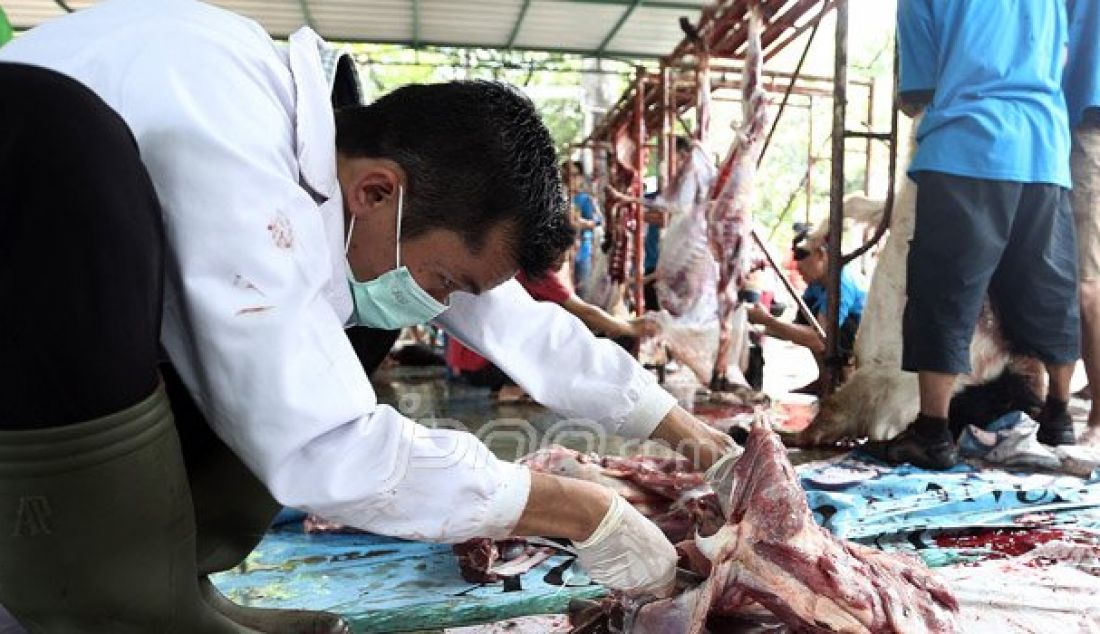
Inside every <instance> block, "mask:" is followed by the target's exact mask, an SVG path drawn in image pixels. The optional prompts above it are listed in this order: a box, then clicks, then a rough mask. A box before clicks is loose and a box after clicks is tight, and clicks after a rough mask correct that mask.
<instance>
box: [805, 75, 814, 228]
mask: <svg viewBox="0 0 1100 634" xmlns="http://www.w3.org/2000/svg"><path fill="white" fill-rule="evenodd" d="M808 119H809V122H810V133H809V135H808V136H807V137H806V222H807V223H809V222H810V210H811V209H812V208H813V204H814V98H813V95H810V115H809V118H808Z"/></svg>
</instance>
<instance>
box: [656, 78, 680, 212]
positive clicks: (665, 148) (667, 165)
mask: <svg viewBox="0 0 1100 634" xmlns="http://www.w3.org/2000/svg"><path fill="white" fill-rule="evenodd" d="M658 77H659V80H660V82H661V84H660V104H661V106H660V107H661V110H660V121H661V131H660V133H659V134H658V135H657V152H658V158H657V190H658V191H661V192H664V191H665V188H667V187H668V185H669V183H671V182H672V155H673V154H675V153H676V149H675V148H676V145H675V143H673V141H672V136H671V134H670V131H671V126H669V120H668V111H669V109H670V108H671V105H670V104H671V103H672V95H671V94H670V93H671V88H672V81H671V80H672V75H671V71H670V70H669V68H668V65H667V64H665V62H664V60H661V70H660V75H658Z"/></svg>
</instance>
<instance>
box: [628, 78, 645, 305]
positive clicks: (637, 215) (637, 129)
mask: <svg viewBox="0 0 1100 634" xmlns="http://www.w3.org/2000/svg"><path fill="white" fill-rule="evenodd" d="M636 72H637V76H636V79H635V83H636V84H637V97H636V98H635V99H634V141H635V143H636V144H637V145H636V146H635V151H636V157H635V165H636V168H637V169H635V171H634V183H633V185H634V197H635V198H637V199H641V198H642V196H644V195H645V185H644V182H643V180H642V179H643V178H644V176H645V168H646V161H645V140H646V130H645V82H646V71H645V67H644V66H639V67H638V69H637V71H636ZM631 206H632V207H633V212H634V213H633V214H632V215H633V217H634V314H635V315H637V316H638V317H641V316H642V315H643V314H644V313H645V289H644V288H643V280H642V278H643V274H642V267H643V265H644V258H645V253H644V252H643V251H644V241H643V238H642V234H643V231H642V205H641V204H639V203H633V204H632V205H631Z"/></svg>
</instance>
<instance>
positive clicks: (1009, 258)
mask: <svg viewBox="0 0 1100 634" xmlns="http://www.w3.org/2000/svg"><path fill="white" fill-rule="evenodd" d="M1066 41H1067V25H1066V9H1065V0H1028V1H1027V2H1018V1H1015V0H982V2H973V1H970V0H899V2H898V51H899V55H900V58H901V77H900V86H899V87H898V91H899V94H900V97H901V100H902V104H903V110H904V111H905V112H906V114H909V115H911V116H912V115H913V114H915V113H916V112H919V111H920V110H921V109H923V110H924V112H925V114H924V118H923V120H922V121H921V123H920V127H919V128H918V130H917V141H918V144H919V145H918V148H917V152H916V155H915V156H914V158H913V161H912V163H911V165H910V167H909V175H910V177H911V178H912V179H913V180H914V181H916V182H917V184H918V185H919V190H918V193H917V208H916V228H915V231H914V235H913V240H912V242H911V246H910V251H909V268H908V277H907V289H906V293H907V296H908V301H907V303H906V306H905V313H904V318H903V326H902V332H903V337H904V345H903V350H902V368H903V369H904V370H906V371H909V372H917V373H918V375H919V382H920V395H921V398H920V414H919V416H918V417H917V419H916V420H915V421H914V422H913V423H912V424H910V425H909V427H908V428H907V429H906V430H905V431H903V432H902V433H901V434H900V435H899V436H898V437H896V438H895V439H893V440H891V441H889V442H885V443H869V444H868V445H866V446H865V449H866V450H868V451H869V452H870V453H872V454H873V455H875V456H877V457H879V458H880V459H883V460H886V461H888V462H893V463H901V462H909V463H911V464H914V465H916V466H918V467H922V468H926V469H946V468H949V467H951V466H953V465H955V464H956V463H957V461H958V454H957V451H956V448H955V444H954V440H953V437H952V435H951V433H950V431H949V428H948V423H947V414H948V406H949V403H950V400H951V396H952V394H953V392H954V388H955V382H956V377H957V376H958V375H960V374H967V373H969V372H970V352H969V347H970V339H971V336H972V335H973V332H974V327H975V324H976V323H977V319H978V314H979V311H980V310H981V307H982V303H983V301H984V300H985V297H986V295H987V293H988V296H989V299H990V301H991V303H992V305H993V308H994V310H995V311H996V313H997V315H998V317H999V318H1000V323H1001V327H1002V330H1003V332H1004V334H1005V336H1006V338H1007V339H1008V340H1009V341H1010V342H1011V343H1012V345H1013V346H1014V348H1015V349H1017V350H1018V351H1020V352H1023V353H1026V354H1029V355H1031V356H1034V357H1036V358H1038V359H1040V360H1041V361H1043V362H1044V363H1045V365H1046V367H1047V372H1048V374H1049V376H1050V387H1049V393H1048V398H1047V401H1046V403H1045V404H1044V405H1043V408H1042V411H1041V412H1040V414H1039V424H1040V429H1039V440H1040V441H1041V442H1044V443H1046V444H1051V445H1054V444H1070V443H1073V442H1074V436H1073V425H1072V421H1071V419H1070V418H1069V415H1068V414H1067V413H1066V403H1067V401H1068V398H1069V381H1070V377H1071V376H1072V374H1073V367H1074V364H1075V362H1076V360H1077V357H1078V354H1079V347H1080V318H1079V311H1078V295H1077V262H1076V252H1077V246H1076V241H1075V238H1074V226H1073V216H1072V211H1071V209H1070V202H1069V187H1070V174H1069V160H1068V159H1069V150H1070V143H1069V123H1068V121H1067V111H1066V104H1065V99H1064V97H1063V93H1062V68H1063V64H1064V59H1065V58H1064V56H1065V51H1066Z"/></svg>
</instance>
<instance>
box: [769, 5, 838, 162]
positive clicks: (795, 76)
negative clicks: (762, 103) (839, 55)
mask: <svg viewBox="0 0 1100 634" xmlns="http://www.w3.org/2000/svg"><path fill="white" fill-rule="evenodd" d="M823 17H825V11H824V10H822V11H821V13H819V14H818V15H817V19H816V20H814V29H813V30H812V31H810V38H809V39H808V40H806V48H804V49H802V55H801V56H800V57H799V58H798V64H797V65H795V67H794V74H793V75H792V76H791V80H790V82H788V83H787V90H786V91H785V92H784V93H783V101H781V102H779V112H777V113H776V114H775V119H774V120H773V121H772V127H771V129H770V130H768V136H767V137H766V138H765V139H764V147H763V148H762V149H761V150H760V158H758V159H756V168H757V169H760V165H761V164H762V163H763V162H764V156H765V155H766V154H767V153H768V146H769V145H771V143H772V136H774V135H775V129H776V128H778V127H779V120H780V119H781V118H783V111H784V110H785V109H786V108H787V100H789V99H790V98H791V90H793V89H794V85H795V82H797V81H798V75H799V74H800V73H801V72H802V65H803V64H805V63H806V56H807V55H808V54H809V53H810V47H811V46H813V43H814V38H815V37H816V36H817V27H819V26H821V18H823Z"/></svg>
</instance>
